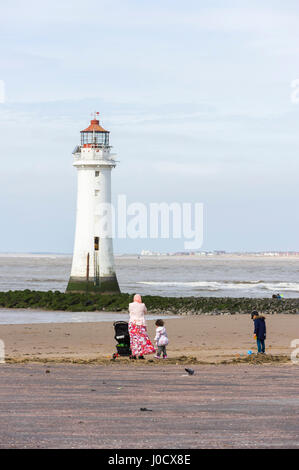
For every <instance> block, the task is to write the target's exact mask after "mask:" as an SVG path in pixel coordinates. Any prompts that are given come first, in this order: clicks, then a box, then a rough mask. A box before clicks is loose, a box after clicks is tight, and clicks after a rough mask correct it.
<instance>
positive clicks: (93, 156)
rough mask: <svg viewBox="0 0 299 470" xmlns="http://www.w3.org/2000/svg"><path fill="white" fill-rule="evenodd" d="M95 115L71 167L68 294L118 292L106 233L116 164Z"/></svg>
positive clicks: (107, 231)
mask: <svg viewBox="0 0 299 470" xmlns="http://www.w3.org/2000/svg"><path fill="white" fill-rule="evenodd" d="M98 114H99V113H95V116H94V119H92V120H91V122H90V125H89V126H88V127H87V128H86V129H84V130H83V131H81V145H80V146H77V147H76V148H75V150H74V151H73V156H74V162H73V165H74V167H75V168H77V170H78V171H77V173H78V189H77V217H76V233H75V245H74V254H73V263H72V271H71V277H70V280H69V283H68V286H67V292H94V293H96V292H98V293H119V292H120V290H119V286H118V282H117V278H116V275H115V269H114V257H113V245H112V234H111V231H109V228H111V222H112V221H111V170H112V168H115V166H116V162H115V160H114V156H115V155H114V154H111V153H110V149H111V146H110V145H109V131H106V130H105V129H104V128H103V127H102V126H101V125H100V122H99V120H98ZM109 208H110V210H109ZM104 219H105V220H104Z"/></svg>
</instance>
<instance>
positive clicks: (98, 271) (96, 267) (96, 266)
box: [93, 237, 100, 286]
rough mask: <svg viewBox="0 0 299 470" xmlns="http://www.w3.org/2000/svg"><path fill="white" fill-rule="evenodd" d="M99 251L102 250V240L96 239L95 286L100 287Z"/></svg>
mask: <svg viewBox="0 0 299 470" xmlns="http://www.w3.org/2000/svg"><path fill="white" fill-rule="evenodd" d="M99 249H100V239H99V237H94V263H93V265H94V284H95V286H99V285H100V263H99Z"/></svg>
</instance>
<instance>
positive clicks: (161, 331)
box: [155, 320, 168, 359]
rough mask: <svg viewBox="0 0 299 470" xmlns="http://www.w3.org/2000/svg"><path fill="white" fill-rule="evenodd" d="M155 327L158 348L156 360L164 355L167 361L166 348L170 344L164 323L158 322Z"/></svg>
mask: <svg viewBox="0 0 299 470" xmlns="http://www.w3.org/2000/svg"><path fill="white" fill-rule="evenodd" d="M155 325H156V327H157V328H156V336H155V341H156V343H157V347H158V352H157V355H156V356H155V358H156V359H160V356H161V354H163V359H167V353H166V346H167V344H168V337H167V333H166V328H165V327H164V321H163V320H157V321H156V323H155Z"/></svg>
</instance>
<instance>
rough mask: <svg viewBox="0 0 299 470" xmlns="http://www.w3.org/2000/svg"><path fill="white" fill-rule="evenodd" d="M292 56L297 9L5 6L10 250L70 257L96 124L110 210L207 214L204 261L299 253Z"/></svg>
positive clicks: (2, 118)
mask: <svg viewBox="0 0 299 470" xmlns="http://www.w3.org/2000/svg"><path fill="white" fill-rule="evenodd" d="M298 58H299V4H298V1H297V0H285V1H284V2H281V0H279V1H275V0H272V1H269V0H263V2H260V1H256V0H247V1H246V0H236V1H232V0H205V1H203V0H194V1H193V0H186V1H185V2H182V1H177V0H159V1H156V0H109V1H106V0H96V1H94V0H85V2H83V3H82V1H77V0H71V1H66V0H59V1H57V0H51V1H44V2H38V1H36V0H35V1H31V0H28V1H26V2H23V1H17V0H11V1H10V2H5V4H4V3H3V2H1V5H0V81H2V83H4V85H5V99H2V100H1V99H0V142H1V151H0V159H1V160H0V161H1V171H0V213H1V229H0V252H56V253H71V252H72V249H73V242H74V231H75V213H76V170H75V169H74V168H73V167H72V155H71V154H72V150H73V148H74V147H75V146H76V145H77V144H78V143H79V138H80V130H82V129H84V128H85V127H87V125H88V122H89V119H90V114H91V113H92V112H93V111H99V112H100V116H101V122H102V124H103V126H104V127H105V128H107V129H109V130H110V132H111V134H110V138H111V144H112V145H113V151H115V152H116V153H117V160H119V163H118V165H117V167H116V169H115V170H113V173H112V193H113V201H114V202H116V201H117V197H118V195H120V194H125V195H126V196H127V200H128V202H135V201H138V202H142V203H144V204H146V205H148V204H149V203H151V202H168V203H172V202H179V203H183V202H185V203H186V202H190V203H196V202H200V203H203V204H204V227H203V232H204V240H203V245H202V250H227V251H263V250H267V251H271V250H281V251H286V250H298V251H299V239H298V232H299V214H298V210H297V203H298V199H299V185H298V170H299V164H298V152H299V103H296V102H294V100H292V99H291V96H292V93H293V91H294V90H293V89H292V87H291V84H292V82H293V81H294V80H296V79H299V61H298ZM0 90H1V88H0ZM0 98H1V96H0ZM114 249H115V252H117V253H129V252H139V251H140V250H142V249H149V250H154V251H170V252H171V251H183V249H184V243H183V240H177V239H169V240H165V239H154V240H152V239H140V240H139V239H137V240H131V239H117V238H116V239H115V240H114Z"/></svg>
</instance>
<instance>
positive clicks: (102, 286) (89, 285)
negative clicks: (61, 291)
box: [66, 274, 120, 294]
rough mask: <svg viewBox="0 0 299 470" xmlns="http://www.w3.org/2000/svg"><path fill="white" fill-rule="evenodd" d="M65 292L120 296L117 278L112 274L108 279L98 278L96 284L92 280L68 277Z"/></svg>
mask: <svg viewBox="0 0 299 470" xmlns="http://www.w3.org/2000/svg"><path fill="white" fill-rule="evenodd" d="M66 292H78V293H80V294H84V293H90V294H120V288H119V285H118V281H117V277H116V275H115V274H114V275H113V276H109V277H100V278H99V280H98V281H97V282H96V281H95V280H94V279H92V278H91V279H89V280H88V281H87V280H86V278H83V277H73V276H71V277H70V280H69V283H68V286H67V288H66Z"/></svg>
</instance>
